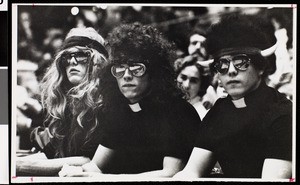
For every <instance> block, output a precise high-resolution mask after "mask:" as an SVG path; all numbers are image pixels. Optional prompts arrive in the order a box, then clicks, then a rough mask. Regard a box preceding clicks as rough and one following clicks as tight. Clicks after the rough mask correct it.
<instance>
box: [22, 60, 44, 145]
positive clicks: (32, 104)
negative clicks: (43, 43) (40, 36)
mask: <svg viewBox="0 0 300 185" xmlns="http://www.w3.org/2000/svg"><path fill="white" fill-rule="evenodd" d="M37 68H38V66H37V64H35V63H33V62H31V61H27V60H19V61H18V63H17V84H18V86H17V90H16V92H17V99H16V100H17V134H18V135H19V136H20V142H19V148H20V149H31V148H32V147H33V145H32V144H31V142H30V132H31V131H32V128H34V127H37V126H40V125H42V123H43V116H42V105H41V104H40V102H39V99H40V91H39V84H38V81H37V78H36V76H35V73H34V72H35V71H36V70H37Z"/></svg>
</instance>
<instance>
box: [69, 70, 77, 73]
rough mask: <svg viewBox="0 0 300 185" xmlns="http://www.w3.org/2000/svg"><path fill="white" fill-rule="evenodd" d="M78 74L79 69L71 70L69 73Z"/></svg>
mask: <svg viewBox="0 0 300 185" xmlns="http://www.w3.org/2000/svg"><path fill="white" fill-rule="evenodd" d="M77 72H79V70H77V69H71V70H70V71H69V73H77Z"/></svg>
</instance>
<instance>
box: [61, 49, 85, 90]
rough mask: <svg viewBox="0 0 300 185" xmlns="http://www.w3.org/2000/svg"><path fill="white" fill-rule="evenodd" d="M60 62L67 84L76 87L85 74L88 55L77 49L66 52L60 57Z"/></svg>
mask: <svg viewBox="0 0 300 185" xmlns="http://www.w3.org/2000/svg"><path fill="white" fill-rule="evenodd" d="M62 62H64V65H65V66H66V74H67V78H68V80H69V82H70V83H71V84H73V85H78V84H79V83H80V82H81V81H82V80H83V78H84V76H85V75H86V73H87V66H88V54H87V53H84V52H82V51H80V50H78V49H76V50H73V51H68V52H66V54H63V55H62Z"/></svg>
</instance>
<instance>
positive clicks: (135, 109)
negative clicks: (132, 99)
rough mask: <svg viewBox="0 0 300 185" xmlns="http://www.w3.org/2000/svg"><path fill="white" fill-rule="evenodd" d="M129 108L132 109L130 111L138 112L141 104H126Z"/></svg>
mask: <svg viewBox="0 0 300 185" xmlns="http://www.w3.org/2000/svg"><path fill="white" fill-rule="evenodd" d="M128 105H129V107H130V109H131V110H132V112H139V111H141V110H142V108H141V106H140V104H139V103H135V104H128Z"/></svg>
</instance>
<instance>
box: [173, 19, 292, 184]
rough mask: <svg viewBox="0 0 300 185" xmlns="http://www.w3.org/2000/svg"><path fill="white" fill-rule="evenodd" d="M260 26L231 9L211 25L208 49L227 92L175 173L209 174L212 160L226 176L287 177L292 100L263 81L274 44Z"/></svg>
mask: <svg viewBox="0 0 300 185" xmlns="http://www.w3.org/2000/svg"><path fill="white" fill-rule="evenodd" d="M262 25H264V21H261V19H260V18H258V17H255V16H246V15H235V14H234V15H229V16H226V17H223V18H222V19H221V21H220V22H218V23H216V24H214V25H212V26H211V27H210V29H209V31H208V35H207V40H206V47H207V51H208V53H209V54H210V55H212V56H213V62H212V68H213V70H214V71H215V72H216V73H217V75H218V78H219V80H220V81H221V83H222V85H223V87H224V88H225V90H226V91H227V93H228V96H227V97H225V98H219V99H218V100H217V101H216V103H215V104H214V106H213V107H212V108H211V109H210V111H209V112H208V113H207V114H206V116H205V118H204V119H203V124H202V125H201V126H202V127H201V129H199V133H198V136H197V137H198V139H197V141H196V145H195V147H194V149H193V152H192V154H191V156H190V158H189V161H188V163H187V165H186V166H185V168H184V169H183V170H182V171H181V172H179V173H177V174H176V175H175V176H174V178H176V179H189V180H190V179H194V178H199V177H209V175H210V172H211V169H212V167H213V165H214V164H215V162H216V161H218V162H219V163H220V165H221V167H222V171H223V173H224V176H223V177H225V178H262V179H267V180H275V179H276V180H279V179H288V178H291V177H292V102H291V101H290V100H288V99H287V98H286V97H285V95H284V94H282V93H279V92H278V91H277V90H275V89H273V88H271V87H268V86H267V85H266V83H265V80H264V78H265V77H266V76H267V75H268V67H269V66H268V63H269V61H268V58H269V56H270V55H273V54H274V51H275V49H276V43H275V42H271V41H270V39H269V38H270V36H269V35H266V34H265V29H264V27H263V26H262Z"/></svg>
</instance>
